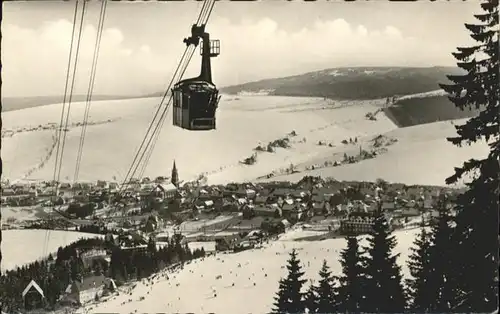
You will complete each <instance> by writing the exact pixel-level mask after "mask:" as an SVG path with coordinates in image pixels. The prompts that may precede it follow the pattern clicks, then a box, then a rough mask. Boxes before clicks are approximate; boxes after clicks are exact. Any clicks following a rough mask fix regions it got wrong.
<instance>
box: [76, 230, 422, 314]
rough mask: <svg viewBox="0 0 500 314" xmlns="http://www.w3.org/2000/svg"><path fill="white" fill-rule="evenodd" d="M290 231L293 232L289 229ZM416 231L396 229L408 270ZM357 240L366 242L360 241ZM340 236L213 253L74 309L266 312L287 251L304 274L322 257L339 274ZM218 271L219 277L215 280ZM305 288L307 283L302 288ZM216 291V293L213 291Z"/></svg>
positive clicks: (312, 272) (313, 275)
mask: <svg viewBox="0 0 500 314" xmlns="http://www.w3.org/2000/svg"><path fill="white" fill-rule="evenodd" d="M292 232H293V231H292ZM417 232H418V230H406V231H399V232H397V233H396V239H397V241H398V245H397V247H396V249H395V253H400V254H401V255H400V257H399V258H398V262H399V264H400V265H402V267H403V274H404V275H405V276H406V277H407V276H408V275H409V273H408V269H407V267H406V263H405V261H406V260H407V258H408V254H409V253H410V251H409V248H410V247H411V246H412V242H413V240H414V238H415V235H416V234H417ZM363 242H364V241H362V244H363V245H365V243H363ZM345 247H346V240H345V239H330V240H325V241H317V242H293V241H289V240H280V241H277V242H274V243H271V244H270V245H268V246H267V247H265V248H264V249H255V250H249V251H245V252H241V253H238V254H227V255H226V254H218V255H217V256H213V257H207V258H205V259H204V260H203V261H202V260H195V261H194V262H192V263H191V264H189V265H187V266H185V267H184V269H183V270H181V271H180V272H178V273H174V274H170V273H169V274H168V276H169V279H168V280H167V278H166V276H164V275H165V274H166V273H162V274H160V275H158V276H155V277H156V278H155V279H153V280H152V283H151V282H150V283H148V282H147V281H146V280H143V281H142V282H139V283H138V284H137V286H136V288H135V289H133V290H132V291H131V292H130V293H124V292H123V291H124V290H122V292H121V293H120V295H119V296H117V297H112V299H110V300H108V301H104V302H102V303H101V304H98V305H95V304H92V305H89V306H87V307H86V308H85V309H79V312H80V313H83V312H84V311H88V312H87V313H134V311H135V310H137V312H140V313H160V312H161V313H234V314H239V313H241V314H243V313H268V312H269V311H270V310H271V307H272V303H273V297H274V295H275V293H276V291H277V290H278V281H279V279H280V278H281V277H282V276H285V275H286V268H285V267H284V266H285V264H286V260H287V259H288V253H290V251H291V250H292V249H293V248H296V249H297V250H298V253H299V258H300V260H301V262H302V265H303V267H304V270H305V271H306V276H307V278H308V279H313V280H317V279H318V271H319V269H320V268H321V263H322V261H323V259H326V260H327V262H328V264H329V266H330V267H331V269H332V272H333V274H340V272H341V267H340V262H339V253H340V251H341V250H343V249H344V248H345ZM217 276H221V277H222V278H221V279H216V277H217ZM304 288H307V285H306V286H305V287H304ZM215 294H216V296H215Z"/></svg>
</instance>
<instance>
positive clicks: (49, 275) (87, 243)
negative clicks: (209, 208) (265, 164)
mask: <svg viewBox="0 0 500 314" xmlns="http://www.w3.org/2000/svg"><path fill="white" fill-rule="evenodd" d="M95 249H104V250H106V251H107V252H108V253H109V252H110V253H111V262H110V264H109V265H108V263H107V262H106V261H104V260H103V259H94V260H93V261H92V263H88V265H87V266H85V264H84V261H83V260H82V258H81V254H82V253H85V252H86V251H90V250H95ZM204 255H205V252H204V250H203V249H202V250H194V251H191V250H190V249H189V248H188V247H187V244H181V236H180V235H176V236H174V237H172V238H171V239H170V241H169V243H167V244H166V245H165V246H163V247H161V248H159V249H158V248H157V246H156V243H155V242H154V241H153V240H152V239H150V240H149V243H148V245H147V247H146V248H145V249H144V250H134V249H122V248H120V247H118V246H116V245H115V244H114V242H113V241H105V240H101V239H82V240H79V241H77V242H75V243H72V244H70V245H68V246H66V247H60V248H59V249H58V251H57V255H56V257H55V258H54V257H53V256H52V255H49V256H48V258H46V259H43V260H41V261H36V262H34V263H31V264H29V265H26V266H23V267H21V268H17V269H16V270H12V271H7V272H6V273H5V274H4V275H3V276H1V277H0V300H2V307H3V309H2V310H3V311H6V312H11V313H13V312H15V311H19V310H21V309H22V308H23V306H24V305H23V299H22V292H23V290H24V289H25V288H26V286H27V285H28V284H29V282H30V281H31V280H34V281H35V282H36V283H38V285H39V286H40V287H41V288H42V289H43V291H44V293H45V296H46V301H47V307H48V308H50V309H53V308H54V307H55V305H56V304H57V301H58V300H60V297H61V296H63V294H64V291H65V290H66V288H67V286H68V285H69V284H70V283H71V282H72V281H76V280H82V279H83V278H85V277H87V276H91V275H101V274H102V275H106V276H109V277H111V278H113V279H115V282H116V284H117V285H118V286H119V285H121V284H123V283H124V282H126V281H128V280H135V279H141V278H145V277H148V276H150V275H151V274H153V273H155V272H158V271H160V270H161V269H164V268H165V267H168V266H170V265H172V264H174V263H183V262H185V261H189V260H191V259H194V258H199V257H203V256H204Z"/></svg>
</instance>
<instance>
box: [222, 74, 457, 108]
mask: <svg viewBox="0 0 500 314" xmlns="http://www.w3.org/2000/svg"><path fill="white" fill-rule="evenodd" d="M460 73H462V72H461V70H460V69H458V68H454V67H428V68H409V67H354V68H332V69H326V70H322V71H315V72H309V73H305V74H301V75H295V76H288V77H283V78H273V79H266V80H261V81H257V82H250V83H245V84H240V85H234V86H227V87H223V88H221V92H223V93H226V94H238V93H250V94H252V93H265V94H268V95H276V96H310V97H329V98H332V99H339V100H340V99H344V100H355V99H359V100H362V99H363V100H364V99H376V98H384V97H389V96H393V95H409V94H417V93H424V92H429V91H434V90H437V89H439V86H438V83H445V82H448V79H447V78H446V75H449V74H460Z"/></svg>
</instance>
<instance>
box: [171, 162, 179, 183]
mask: <svg viewBox="0 0 500 314" xmlns="http://www.w3.org/2000/svg"><path fill="white" fill-rule="evenodd" d="M170 182H171V183H172V184H173V185H175V186H176V187H179V173H177V167H176V166H175V159H174V165H173V167H172V176H171V179H170Z"/></svg>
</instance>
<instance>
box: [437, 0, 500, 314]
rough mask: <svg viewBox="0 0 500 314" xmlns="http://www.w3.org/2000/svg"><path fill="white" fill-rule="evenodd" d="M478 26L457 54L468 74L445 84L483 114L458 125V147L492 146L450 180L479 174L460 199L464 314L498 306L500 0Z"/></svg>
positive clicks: (459, 307)
mask: <svg viewBox="0 0 500 314" xmlns="http://www.w3.org/2000/svg"><path fill="white" fill-rule="evenodd" d="M481 8H482V10H483V13H481V14H476V15H474V17H475V18H476V19H477V20H478V22H476V23H475V24H465V27H466V28H467V30H468V31H470V33H471V37H472V39H474V40H475V41H476V44H475V45H474V46H471V47H459V48H457V50H458V52H456V53H453V56H454V57H455V59H457V65H458V67H460V68H462V69H463V70H465V72H466V73H465V74H464V75H454V76H452V75H450V76H448V79H449V80H450V81H451V82H452V84H440V86H441V88H442V89H444V90H445V91H446V92H447V93H448V94H449V95H448V98H449V99H450V100H451V101H452V102H453V103H454V104H455V105H456V106H457V107H458V108H460V109H465V108H476V109H479V110H480V112H479V114H478V115H477V116H475V117H472V118H470V119H469V120H468V121H467V122H466V123H465V124H463V125H459V126H456V130H457V136H456V137H452V138H448V141H450V142H451V143H453V144H454V145H457V146H461V145H463V144H470V143H475V142H478V141H486V142H487V143H488V145H489V147H490V152H489V154H488V156H487V157H486V158H484V159H479V160H478V159H470V160H468V161H466V162H464V163H463V165H462V167H458V168H455V174H454V175H452V176H451V177H449V178H448V179H447V180H446V182H447V183H448V184H452V183H455V182H457V181H458V180H459V179H461V178H462V177H463V176H464V175H465V174H473V176H474V177H473V179H472V180H471V181H470V182H468V183H466V184H467V187H468V190H467V191H466V192H464V194H462V195H460V197H459V198H458V200H457V207H456V209H457V215H456V218H455V222H456V228H455V232H454V236H453V242H454V243H455V245H456V248H455V250H454V252H455V254H454V255H453V257H449V258H452V259H453V261H454V264H455V267H456V268H455V269H454V270H455V274H456V276H455V277H456V287H457V289H458V296H457V299H456V300H455V302H454V304H453V309H454V310H455V311H460V312H491V311H493V310H495V309H496V308H497V307H498V301H497V295H498V233H497V231H498V225H497V222H498V208H499V203H498V194H499V176H498V173H500V165H499V162H498V159H499V155H500V115H499V114H498V112H499V110H500V103H499V94H500V85H499V83H498V75H499V60H498V50H499V43H498V35H499V26H498V20H499V18H498V0H488V1H484V2H483V3H482V4H481Z"/></svg>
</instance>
